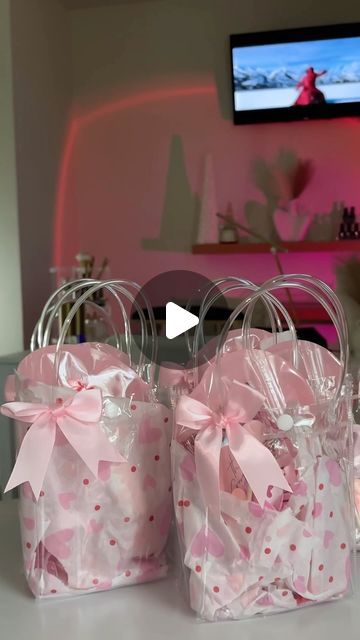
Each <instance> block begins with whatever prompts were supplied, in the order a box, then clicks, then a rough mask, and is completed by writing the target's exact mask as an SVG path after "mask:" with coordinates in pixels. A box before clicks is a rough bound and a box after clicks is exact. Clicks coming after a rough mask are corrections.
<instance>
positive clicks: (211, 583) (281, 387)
mask: <svg viewBox="0 0 360 640" xmlns="http://www.w3.org/2000/svg"><path fill="white" fill-rule="evenodd" d="M318 284H319V290H320V288H321V286H320V283H318ZM295 285H298V282H296V281H295V280H294V281H292V280H291V279H286V278H282V279H276V280H274V281H269V282H268V283H266V284H265V285H263V287H260V288H259V290H258V291H257V292H255V293H252V294H251V295H250V296H248V298H247V299H246V300H245V301H244V303H243V304H242V305H240V306H239V307H238V308H237V309H236V310H235V311H234V312H233V313H232V315H231V317H230V319H229V321H228V322H227V324H226V326H225V328H224V331H223V333H222V335H221V337H220V340H219V346H218V355H217V358H216V359H215V361H213V362H209V364H208V366H207V367H206V369H205V371H204V372H203V375H202V377H201V379H200V381H199V382H198V384H196V385H195V386H194V388H193V389H192V390H191V392H190V393H188V394H186V395H182V396H181V397H180V399H179V401H178V404H177V408H176V427H175V432H174V438H173V442H172V462H173V489H174V504H175V513H176V522H177V528H178V536H179V540H180V550H181V557H182V561H183V566H184V571H183V576H184V579H185V583H186V591H187V595H188V599H189V603H190V606H191V607H192V608H193V609H194V610H195V611H196V613H197V614H198V616H199V617H200V618H201V619H206V620H223V619H240V618H243V617H248V616H251V615H255V614H266V613H274V612H278V611H286V610H291V609H294V608H297V607H298V606H302V605H304V604H311V603H316V602H323V601H326V600H331V599H335V598H339V597H342V596H343V595H345V594H346V593H348V592H349V591H350V588H351V551H352V547H353V506H352V502H351V487H352V459H351V453H352V452H351V427H352V424H351V422H352V421H351V419H350V417H349V416H350V413H349V406H351V393H352V392H351V389H350V388H349V386H348V385H344V379H345V375H346V367H347V344H346V341H345V339H344V338H345V336H344V332H343V328H342V326H341V322H339V321H338V319H337V318H336V317H335V314H334V313H333V310H334V307H332V306H331V304H330V303H329V301H328V300H327V299H325V295H320V293H316V297H317V298H318V300H319V301H320V302H321V303H322V304H323V305H324V307H325V308H326V309H327V310H328V311H329V312H330V315H331V317H332V318H334V320H335V321H336V328H337V329H338V333H339V340H340V346H341V358H340V363H339V370H340V374H339V378H338V380H337V385H336V388H335V389H333V393H332V395H331V394H330V393H327V394H326V396H321V394H319V392H318V389H317V388H314V386H313V385H312V384H311V383H310V382H309V380H308V378H307V376H305V375H304V374H303V371H302V370H301V368H300V367H298V368H297V366H298V365H299V362H300V356H299V351H300V350H299V343H298V342H297V341H294V340H292V341H291V362H288V361H287V360H286V359H284V358H283V357H281V356H280V355H278V354H277V353H271V351H268V350H266V349H261V348H253V347H250V346H249V344H248V342H247V337H248V336H249V334H250V331H249V327H248V326H244V327H243V329H244V335H243V344H242V345H239V344H238V345H237V348H236V349H235V350H233V351H230V352H226V351H224V345H225V344H226V340H227V337H228V330H229V329H230V328H231V324H232V322H233V321H234V319H235V318H236V317H237V315H238V314H239V313H240V312H242V311H243V310H245V309H246V307H247V306H248V305H251V304H252V303H253V302H254V300H256V299H259V297H260V296H263V295H264V294H266V295H267V293H268V292H269V291H271V290H272V289H273V288H275V287H278V288H283V287H285V286H291V287H292V286H295ZM304 286H306V285H304ZM307 290H308V291H309V292H314V289H313V288H311V287H310V286H309V287H308V289H307Z"/></svg>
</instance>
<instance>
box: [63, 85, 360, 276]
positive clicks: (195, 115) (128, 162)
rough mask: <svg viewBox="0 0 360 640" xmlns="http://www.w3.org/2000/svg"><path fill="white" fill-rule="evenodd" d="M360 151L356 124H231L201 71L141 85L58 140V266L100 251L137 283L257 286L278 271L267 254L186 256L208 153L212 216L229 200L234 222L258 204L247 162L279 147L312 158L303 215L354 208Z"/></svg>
mask: <svg viewBox="0 0 360 640" xmlns="http://www.w3.org/2000/svg"><path fill="white" fill-rule="evenodd" d="M150 85H151V83H150ZM359 146H360V121H359V120H354V119H353V120H350V119H343V120H337V121H329V122H326V121H320V122H299V123H290V124H271V125H270V124H269V125H257V126H244V127H234V126H233V124H232V122H231V121H230V120H229V119H225V118H224V116H223V115H222V113H221V110H220V108H219V103H218V91H217V88H216V86H215V84H214V83H213V80H212V79H211V77H208V76H197V77H193V78H192V80H189V79H187V82H186V84H185V83H179V84H175V83H174V82H173V81H172V82H170V81H169V82H164V81H163V82H162V84H159V83H156V82H155V81H154V82H153V85H152V86H149V83H147V84H145V83H144V87H142V88H140V89H139V90H138V91H134V90H133V91H132V92H131V93H124V92H121V94H120V95H117V96H114V95H112V96H111V98H108V99H104V100H103V101H102V102H100V103H99V100H94V106H91V104H90V103H89V104H88V106H87V107H86V108H84V107H82V108H81V111H80V112H79V111H78V113H77V115H76V116H75V117H74V119H73V120H72V122H71V125H70V127H69V130H68V134H67V139H66V141H65V145H64V152H63V160H62V165H61V168H60V173H59V183H58V194H57V202H56V220H55V235H54V262H55V264H57V265H67V264H71V263H72V262H73V256H74V255H75V253H76V252H77V251H79V250H82V251H89V252H91V253H94V255H96V256H97V258H98V259H99V260H100V259H102V257H103V256H104V255H107V256H108V257H109V258H110V260H111V271H112V274H113V275H114V276H119V277H124V278H131V279H134V280H136V281H138V282H139V283H144V282H145V281H147V280H148V279H149V278H151V277H152V276H154V275H156V274H157V273H159V272H161V271H164V270H167V269H184V268H185V269H192V270H195V271H199V272H200V273H203V274H205V275H206V276H208V277H217V276H219V275H223V274H232V275H234V274H236V275H241V276H244V277H249V278H252V279H254V280H255V281H262V280H264V279H266V278H268V277H270V276H271V275H272V274H274V273H276V267H275V263H274V261H273V259H272V257H271V256H266V255H250V256H247V255H239V256H229V257H227V256H224V257H221V256H193V255H191V253H190V247H191V242H192V237H191V236H192V227H193V224H194V220H195V219H196V214H197V211H198V208H199V197H200V194H201V189H202V181H203V169H204V160H205V156H206V154H207V153H208V152H210V153H212V155H213V159H214V167H215V182H216V192H217V199H218V206H219V209H220V210H224V209H225V208H226V206H227V203H228V202H231V203H232V204H233V207H234V210H235V212H236V213H237V214H238V215H239V217H240V218H241V217H242V215H243V214H242V212H243V208H244V205H245V203H246V202H248V201H249V200H253V199H254V200H258V201H259V202H262V200H263V197H262V195H261V194H260V192H258V191H257V189H256V187H255V186H254V184H253V181H252V176H251V167H252V165H253V163H254V161H255V160H256V159H257V158H259V157H261V158H264V159H266V160H268V161H273V160H274V159H275V156H276V155H277V153H278V151H279V149H281V148H286V149H292V150H293V151H295V152H296V154H297V155H298V156H300V157H302V158H312V159H313V160H314V163H315V167H316V174H315V177H314V180H313V183H312V184H311V185H310V186H309V188H308V190H307V191H306V192H305V193H304V196H303V204H304V206H305V207H308V209H309V210H311V211H312V212H324V211H329V210H330V208H331V205H332V203H333V201H334V200H345V201H346V202H347V203H348V204H354V205H358V206H359V205H360V198H359V188H358V166H359V161H358V157H359ZM282 260H283V267H284V270H285V271H287V272H299V271H303V272H307V273H312V274H314V275H317V276H319V277H321V278H323V279H325V280H326V281H328V282H329V283H331V284H333V282H334V277H333V266H334V260H335V257H334V256H332V255H328V254H308V255H306V256H304V255H299V254H297V255H291V256H284V257H283V258H282Z"/></svg>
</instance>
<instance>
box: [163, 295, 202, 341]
mask: <svg viewBox="0 0 360 640" xmlns="http://www.w3.org/2000/svg"><path fill="white" fill-rule="evenodd" d="M197 324H199V318H198V317H197V316H196V315H195V314H194V313H190V311H186V309H183V308H182V307H179V305H178V304H175V303H174V302H168V303H167V304H166V319H165V331H166V337H167V338H168V339H169V340H173V339H174V338H177V337H178V336H181V334H182V333H185V332H186V331H189V329H192V328H193V327H196V325H197Z"/></svg>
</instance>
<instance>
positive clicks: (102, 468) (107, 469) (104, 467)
mask: <svg viewBox="0 0 360 640" xmlns="http://www.w3.org/2000/svg"><path fill="white" fill-rule="evenodd" d="M110 476H111V462H106V461H105V460H100V462H99V471H98V477H99V479H100V480H102V482H107V480H109V479H110Z"/></svg>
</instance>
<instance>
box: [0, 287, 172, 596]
mask: <svg viewBox="0 0 360 640" xmlns="http://www.w3.org/2000/svg"><path fill="white" fill-rule="evenodd" d="M129 286H130V283H126V282H125V283H124V282H120V281H111V282H108V283H104V282H102V283H101V288H103V289H107V290H108V291H109V292H110V293H112V294H113V295H114V297H115V300H116V301H117V302H118V303H119V306H120V309H121V310H122V311H123V312H124V314H125V316H124V325H125V334H127V335H126V339H125V342H126V343H127V346H129V350H128V351H127V352H123V351H120V350H119V349H117V348H114V347H112V346H110V345H107V344H97V343H83V344H64V338H65V335H66V330H67V327H68V326H69V324H70V323H71V320H72V317H73V316H74V315H75V314H76V312H77V309H78V308H79V305H80V304H82V303H84V302H85V301H86V299H87V298H88V297H89V296H91V295H92V293H93V292H94V291H96V290H97V289H98V288H99V287H100V284H99V283H96V282H95V284H94V283H91V282H87V283H85V282H81V283H80V291H81V292H83V293H82V295H81V296H80V298H79V300H78V301H77V302H76V303H75V304H74V305H73V306H72V309H71V311H70V313H69V315H68V317H67V318H66V320H65V322H64V326H63V330H62V333H61V335H60V337H59V340H58V343H57V345H46V340H47V339H48V338H49V336H50V326H51V322H52V321H53V319H54V318H55V317H56V314H57V309H58V306H59V304H61V303H63V301H64V298H65V297H66V296H67V295H68V294H69V291H68V292H67V293H65V296H64V297H62V298H61V300H60V302H58V304H57V305H56V304H50V305H48V309H47V310H46V312H45V314H44V315H43V317H42V319H41V322H40V323H39V326H38V327H37V330H36V333H37V336H36V337H35V338H34V343H36V342H40V343H41V346H40V348H38V349H37V350H35V351H33V352H32V353H30V354H29V355H28V356H26V357H25V358H24V360H23V361H22V362H21V363H20V364H19V366H18V369H17V371H16V375H15V378H16V379H15V383H16V385H15V386H16V399H15V401H13V402H9V403H7V404H5V405H4V406H3V407H2V412H3V413H4V414H5V415H8V416H11V417H13V418H14V420H15V421H16V425H17V448H18V456H17V460H16V464H15V467H14V470H13V473H12V475H11V478H10V480H9V483H8V486H7V490H9V489H11V488H13V487H15V486H17V485H21V486H20V526H21V534H22V545H23V556H24V568H25V574H26V578H27V581H28V583H29V586H30V589H31V590H32V592H33V594H34V595H35V596H37V597H45V596H54V595H63V596H65V595H78V594H82V593H88V592H92V591H97V590H104V589H110V588H114V587H118V586H125V585H130V584H137V583H142V582H146V581H150V580H154V579H157V578H160V577H163V576H164V575H165V574H166V571H167V564H166V558H165V554H164V549H165V545H166V541H167V536H168V532H169V526H170V521H171V512H172V504H171V487H170V484H171V478H170V456H169V443H170V425H171V413H170V411H169V410H168V409H167V408H166V407H165V406H163V405H161V404H160V403H158V402H157V401H156V400H155V395H154V393H153V385H152V383H151V381H146V380H144V379H143V378H142V373H143V372H144V371H145V363H144V362H143V359H142V355H141V354H140V356H139V358H140V360H139V362H138V363H137V364H135V363H134V362H133V358H132V353H131V350H130V346H131V336H129V322H128V317H127V314H126V312H125V309H124V305H123V302H122V300H121V296H124V297H125V298H126V299H128V300H129V301H132V302H134V299H133V296H132V294H131V293H129V291H128V290H127V289H128V287H129ZM76 287H77V288H78V290H79V283H78V284H77V285H74V287H73V288H72V289H70V294H69V295H71V294H73V291H74V289H76ZM48 311H49V313H48ZM142 315H143V314H142ZM149 315H151V310H149ZM140 317H141V314H140ZM44 319H45V324H44ZM142 331H143V338H144V340H146V339H148V337H147V336H146V335H145V332H146V323H145V322H144V323H143V324H142ZM152 339H155V336H153V337H152ZM147 377H149V376H147Z"/></svg>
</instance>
